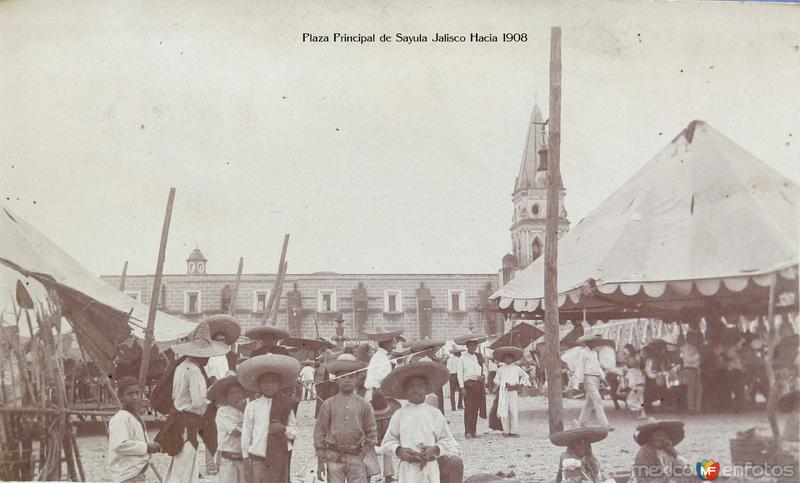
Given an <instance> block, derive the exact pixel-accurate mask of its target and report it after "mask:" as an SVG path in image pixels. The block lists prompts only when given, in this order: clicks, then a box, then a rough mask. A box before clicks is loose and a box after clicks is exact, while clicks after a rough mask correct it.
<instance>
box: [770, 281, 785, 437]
mask: <svg viewBox="0 0 800 483" xmlns="http://www.w3.org/2000/svg"><path fill="white" fill-rule="evenodd" d="M777 281H778V274H777V273H775V274H773V275H772V280H770V283H769V302H768V305H767V327H769V333H768V334H767V364H766V366H767V380H768V381H769V395H768V396H767V420H769V425H770V427H771V428H772V436H773V437H774V438H775V448H776V450H777V451H778V452H780V451H781V430H780V427H779V426H778V416H777V414H776V409H777V404H778V398H779V397H780V394H777V390H778V384H777V381H776V380H775V370H774V369H773V367H772V358H773V357H774V355H775V341H776V340H777V338H778V334H777V333H776V330H775V285H776V284H777ZM784 323H785V322H784Z"/></svg>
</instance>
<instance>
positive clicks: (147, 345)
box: [139, 188, 175, 387]
mask: <svg viewBox="0 0 800 483" xmlns="http://www.w3.org/2000/svg"><path fill="white" fill-rule="evenodd" d="M174 202H175V188H170V189H169V198H167V210H166V213H165V214H164V226H163V227H162V228H161V243H160V245H159V247H158V261H157V262H156V275H155V279H154V280H153V295H152V296H151V297H150V311H149V312H148V313H147V328H146V329H145V331H144V346H143V347H142V365H141V366H139V383H140V384H141V385H142V387H144V386H145V385H146V384H147V370H148V368H149V367H150V349H151V348H152V346H153V328H154V326H155V324H156V308H157V307H158V297H159V295H160V292H161V274H162V273H163V272H164V256H165V254H166V251H167V238H168V236H169V223H170V220H171V219H172V204H173V203H174Z"/></svg>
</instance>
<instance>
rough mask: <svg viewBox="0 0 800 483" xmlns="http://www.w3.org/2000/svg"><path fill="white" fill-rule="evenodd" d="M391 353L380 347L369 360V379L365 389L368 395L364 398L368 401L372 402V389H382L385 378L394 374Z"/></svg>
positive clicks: (365, 381) (366, 381)
mask: <svg viewBox="0 0 800 483" xmlns="http://www.w3.org/2000/svg"><path fill="white" fill-rule="evenodd" d="M391 361H392V360H391V358H390V357H389V353H388V352H386V349H384V348H383V347H378V350H376V351H375V353H374V354H372V358H371V359H370V360H369V367H367V377H366V378H365V379H364V389H366V390H367V393H366V394H365V395H364V398H365V399H366V400H367V401H371V400H372V389H377V388H379V387H381V383H382V382H383V378H384V377H386V375H387V374H389V373H390V372H392V362H391Z"/></svg>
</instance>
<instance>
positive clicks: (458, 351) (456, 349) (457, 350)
mask: <svg viewBox="0 0 800 483" xmlns="http://www.w3.org/2000/svg"><path fill="white" fill-rule="evenodd" d="M466 350H467V349H464V348H463V347H459V346H457V345H456V346H453V348H452V349H450V353H451V354H461V353H462V352H465V351H466Z"/></svg>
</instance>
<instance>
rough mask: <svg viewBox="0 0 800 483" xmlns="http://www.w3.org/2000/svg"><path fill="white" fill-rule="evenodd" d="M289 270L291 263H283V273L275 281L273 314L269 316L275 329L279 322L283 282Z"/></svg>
mask: <svg viewBox="0 0 800 483" xmlns="http://www.w3.org/2000/svg"><path fill="white" fill-rule="evenodd" d="M288 269H289V262H283V271H281V275H280V277H278V280H276V281H275V301H274V303H273V304H272V313H271V314H270V316H269V323H270V325H272V326H273V327H274V326H275V324H276V323H277V322H278V310H279V309H280V308H281V294H282V293H283V281H284V280H286V271H287V270H288Z"/></svg>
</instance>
